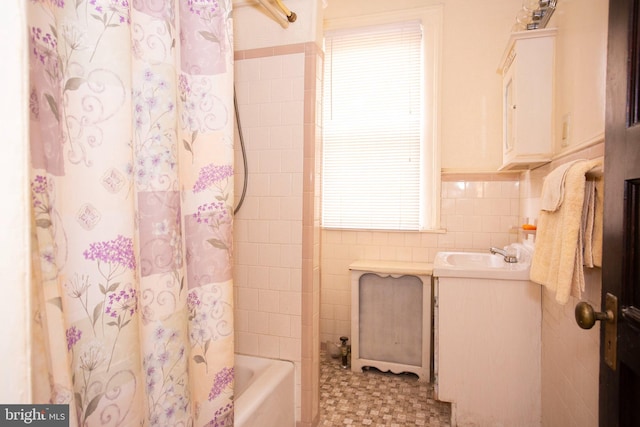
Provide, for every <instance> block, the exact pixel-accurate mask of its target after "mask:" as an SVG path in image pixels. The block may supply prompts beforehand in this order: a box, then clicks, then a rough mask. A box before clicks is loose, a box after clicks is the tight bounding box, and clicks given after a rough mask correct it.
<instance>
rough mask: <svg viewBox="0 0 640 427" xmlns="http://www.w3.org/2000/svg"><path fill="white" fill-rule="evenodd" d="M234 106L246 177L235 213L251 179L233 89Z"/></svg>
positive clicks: (242, 200)
mask: <svg viewBox="0 0 640 427" xmlns="http://www.w3.org/2000/svg"><path fill="white" fill-rule="evenodd" d="M233 107H234V109H235V111H236V126H237V127H238V136H239V137H240V149H241V150H242V163H243V165H244V179H243V182H242V195H240V200H239V201H238V206H236V207H235V209H234V210H233V214H234V215H235V214H236V213H238V211H239V210H240V207H241V206H242V203H244V196H245V195H246V194H247V184H248V181H249V170H248V168H247V151H246V150H245V148H244V137H243V136H242V126H241V125H240V112H239V111H238V99H237V98H236V90H235V88H234V89H233Z"/></svg>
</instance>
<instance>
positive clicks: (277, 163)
mask: <svg viewBox="0 0 640 427" xmlns="http://www.w3.org/2000/svg"><path fill="white" fill-rule="evenodd" d="M304 67H305V54H304V47H302V49H298V51H297V52H292V53H286V52H285V53H283V52H278V54H274V53H273V52H253V56H250V57H246V56H242V57H240V58H238V57H236V63H235V72H236V79H235V82H236V83H235V84H236V96H237V100H238V107H239V113H240V123H241V126H242V133H243V136H244V142H245V149H246V152H247V163H248V170H249V178H248V187H247V193H246V197H245V200H244V203H243V205H242V207H241V208H240V210H239V211H238V213H237V215H236V217H235V223H234V283H235V288H234V290H235V295H234V297H235V311H234V314H235V339H236V342H235V346H236V352H238V353H243V354H249V355H255V356H261V357H268V358H276V359H284V360H291V361H293V362H294V363H295V364H296V411H297V414H296V416H297V418H298V419H300V413H301V393H300V386H301V349H302V297H301V295H302V233H303V231H302V230H303V227H302V219H303V218H302V215H303V212H302V198H303V179H302V176H303V150H304V147H303V141H304V125H303V105H304V72H305V69H304ZM236 141H238V135H236ZM235 151H236V159H235V163H236V168H235V169H236V175H235V193H236V194H235V198H236V203H237V201H238V199H239V197H240V194H241V192H242V182H243V168H242V164H243V162H242V156H241V150H240V146H239V144H238V143H236V146H235Z"/></svg>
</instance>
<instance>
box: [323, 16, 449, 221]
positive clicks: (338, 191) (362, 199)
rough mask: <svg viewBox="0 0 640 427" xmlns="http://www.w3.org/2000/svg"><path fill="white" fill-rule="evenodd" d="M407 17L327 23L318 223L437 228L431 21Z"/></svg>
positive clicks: (432, 30)
mask: <svg viewBox="0 0 640 427" xmlns="http://www.w3.org/2000/svg"><path fill="white" fill-rule="evenodd" d="M413 16H414V19H412V20H400V21H396V22H393V23H388V24H377V25H367V26H363V27H358V28H349V29H344V28H340V29H333V30H331V29H327V31H325V74H324V76H325V77H324V96H323V172H322V173H323V181H322V185H323V187H322V188H323V196H322V222H323V224H322V225H323V227H325V228H347V229H372V230H376V229H379V230H424V229H433V228H436V226H437V217H438V215H437V211H438V209H439V203H438V199H439V197H438V196H439V192H438V191H437V186H439V172H440V170H439V159H438V155H437V154H438V153H437V149H436V148H437V146H438V145H437V138H436V134H437V132H436V129H437V126H436V124H437V121H436V114H435V112H436V108H435V105H436V100H437V97H435V96H434V95H435V92H436V91H435V87H436V85H435V84H434V83H435V81H436V80H435V76H436V74H437V73H436V72H435V70H436V67H435V65H436V63H437V61H436V60H435V59H436V57H437V55H435V52H436V50H435V49H434V47H435V46H436V45H437V43H436V41H437V40H439V38H437V37H433V35H434V34H437V32H438V31H439V26H436V27H437V28H435V29H431V30H430V31H425V23H424V21H423V20H416V19H415V14H414V15H413ZM425 33H426V34H425ZM425 36H427V37H429V38H428V39H425Z"/></svg>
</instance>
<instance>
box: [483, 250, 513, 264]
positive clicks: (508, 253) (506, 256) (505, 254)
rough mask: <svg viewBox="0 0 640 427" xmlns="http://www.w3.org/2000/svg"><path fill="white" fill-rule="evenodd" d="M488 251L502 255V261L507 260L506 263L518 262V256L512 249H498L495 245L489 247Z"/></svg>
mask: <svg viewBox="0 0 640 427" xmlns="http://www.w3.org/2000/svg"><path fill="white" fill-rule="evenodd" d="M489 252H491V253H492V254H500V255H502V256H503V257H504V262H508V263H516V262H518V257H517V256H516V254H515V253H514V252H512V251H509V250H504V249H500V248H496V247H491V248H489Z"/></svg>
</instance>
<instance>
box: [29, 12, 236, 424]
mask: <svg viewBox="0 0 640 427" xmlns="http://www.w3.org/2000/svg"><path fill="white" fill-rule="evenodd" d="M27 8H28V25H29V33H30V46H29V47H30V73H31V74H30V81H31V83H30V138H31V162H32V173H31V194H32V212H33V215H32V216H33V230H34V232H33V235H32V240H33V248H34V251H33V266H34V268H33V276H34V280H33V289H32V295H33V298H32V299H33V301H34V304H33V318H34V328H33V342H32V344H33V349H34V351H33V356H32V364H33V367H34V378H35V380H34V384H33V387H34V394H35V403H47V402H51V403H69V404H70V413H71V425H77V426H98V425H100V426H101V425H109V426H134V425H136V426H138V425H159V426H192V425H194V426H202V425H208V426H232V425H233V396H232V395H233V372H234V369H233V319H232V316H233V307H232V289H233V286H232V278H231V270H232V268H231V265H232V264H231V253H232V248H231V241H232V239H231V232H232V203H233V194H232V189H233V167H232V162H233V122H232V117H231V116H230V112H232V111H233V109H232V107H233V106H232V102H233V56H232V55H233V42H232V22H231V0H29V1H28V5H27Z"/></svg>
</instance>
